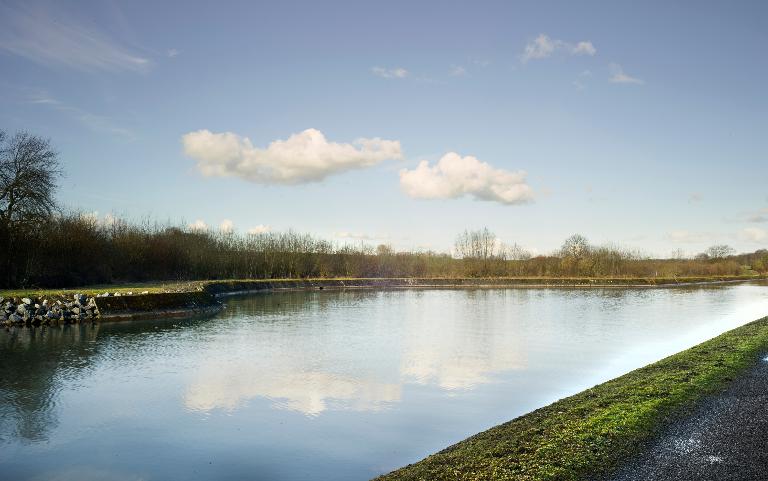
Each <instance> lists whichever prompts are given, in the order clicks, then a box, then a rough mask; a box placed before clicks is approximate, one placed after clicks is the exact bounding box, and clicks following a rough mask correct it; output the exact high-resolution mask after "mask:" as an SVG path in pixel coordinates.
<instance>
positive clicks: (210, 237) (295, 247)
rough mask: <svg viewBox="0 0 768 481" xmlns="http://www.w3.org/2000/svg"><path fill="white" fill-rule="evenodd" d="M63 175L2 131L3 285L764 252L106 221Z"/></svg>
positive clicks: (705, 263)
mask: <svg viewBox="0 0 768 481" xmlns="http://www.w3.org/2000/svg"><path fill="white" fill-rule="evenodd" d="M60 176H61V169H60V168H59V163H58V156H57V154H56V152H55V151H54V150H53V149H52V148H51V145H50V143H49V142H48V141H47V140H44V139H40V138H38V137H35V136H32V135H30V134H27V133H23V132H22V133H19V134H16V135H14V136H8V135H6V134H5V133H4V132H2V131H0V287H6V288H8V287H28V286H39V287H62V286H80V285H87V284H106V283H113V282H133V281H153V280H200V279H231V278H254V279H256V278H260V279H275V278H306V277H489V276H504V277H559V276H592V277H605V276H616V277H621V276H628V277H654V276H663V277H673V276H706V275H739V274H745V273H765V272H766V271H768V251H766V250H760V251H756V252H754V253H751V254H742V255H735V254H734V252H733V250H732V249H731V248H730V247H728V246H713V247H712V248H710V249H708V250H707V252H706V253H702V255H700V256H697V257H696V258H693V259H684V258H674V259H652V258H648V257H646V256H643V255H641V254H639V253H636V252H632V251H629V250H626V249H623V248H621V247H617V246H594V245H591V244H590V243H589V242H588V240H587V239H586V238H584V237H583V236H581V235H574V236H571V237H569V238H568V239H566V240H565V241H564V242H563V245H562V247H561V248H560V249H559V250H558V251H557V252H555V253H552V254H549V255H545V256H541V255H540V256H533V255H532V254H531V253H530V252H527V251H526V250H525V249H523V248H522V247H520V246H519V245H516V244H506V243H503V242H501V241H499V239H498V238H497V237H496V236H495V235H494V234H493V233H492V232H491V231H490V230H488V229H480V230H474V231H470V230H468V231H465V232H463V233H461V234H459V235H458V236H457V238H456V241H455V245H454V249H453V252H451V253H440V252H419V251H395V250H394V249H393V248H392V247H391V246H388V245H379V246H377V247H373V246H369V245H365V244H358V245H348V244H338V243H334V242H330V241H328V240H325V239H321V238H319V237H316V236H312V235H309V234H302V233H299V232H294V231H288V232H265V233H260V234H255V235H251V234H238V233H235V232H222V231H213V230H211V231H208V230H196V229H191V228H189V227H184V226H179V225H166V224H158V223H155V222H151V221H144V222H128V221H125V220H121V219H114V218H112V219H110V220H109V222H104V221H99V220H98V219H96V218H94V217H91V216H87V215H81V214H79V213H76V212H74V213H72V212H71V213H63V212H61V211H60V210H59V209H57V206H56V202H55V197H54V194H55V191H56V185H57V181H58V179H59V178H60Z"/></svg>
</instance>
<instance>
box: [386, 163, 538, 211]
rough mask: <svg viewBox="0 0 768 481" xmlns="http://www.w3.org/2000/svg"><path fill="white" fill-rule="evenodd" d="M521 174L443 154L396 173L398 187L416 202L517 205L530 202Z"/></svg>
mask: <svg viewBox="0 0 768 481" xmlns="http://www.w3.org/2000/svg"><path fill="white" fill-rule="evenodd" d="M525 176H526V174H525V172H522V171H520V172H509V171H506V170H502V169H496V168H494V167H492V166H491V165H490V164H488V163H486V162H481V161H480V160H478V159H477V158H476V157H472V156H466V157H462V156H460V155H459V154H457V153H455V152H449V153H447V154H445V155H444V156H443V157H442V158H441V159H440V160H439V161H438V162H437V163H436V164H435V165H433V166H430V165H429V162H427V161H426V160H424V161H421V162H420V163H419V165H418V166H417V167H416V168H415V169H413V170H408V169H402V170H401V171H400V187H401V188H402V189H403V191H404V192H405V193H406V194H407V195H408V196H410V197H414V198H418V199H455V198H458V197H462V196H465V195H469V196H471V197H473V198H475V199H477V200H486V201H492V202H499V203H502V204H508V205H511V204H521V203H524V202H529V201H532V200H533V189H531V187H530V186H529V185H528V184H526V182H525Z"/></svg>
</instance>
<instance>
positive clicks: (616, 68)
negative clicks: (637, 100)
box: [608, 63, 645, 85]
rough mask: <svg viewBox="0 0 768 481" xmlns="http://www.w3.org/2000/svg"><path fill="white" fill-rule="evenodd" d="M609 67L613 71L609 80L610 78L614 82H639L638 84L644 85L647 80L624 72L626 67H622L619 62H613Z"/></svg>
mask: <svg viewBox="0 0 768 481" xmlns="http://www.w3.org/2000/svg"><path fill="white" fill-rule="evenodd" d="M609 69H610V71H611V76H610V78H609V79H608V80H610V81H611V82H613V83H617V84H637V85H642V84H644V83H645V81H643V80H641V79H639V78H637V77H633V76H631V75H629V74H627V73H626V72H624V69H623V68H622V67H621V65H619V64H617V63H612V64H611V65H610V66H609Z"/></svg>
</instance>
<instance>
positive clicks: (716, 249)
mask: <svg viewBox="0 0 768 481" xmlns="http://www.w3.org/2000/svg"><path fill="white" fill-rule="evenodd" d="M704 253H705V254H707V256H708V258H709V259H724V258H726V257H728V256H732V255H734V254H735V253H736V250H735V249H734V248H733V247H731V246H729V245H727V244H718V245H714V246H712V247H710V248H708V249H707V250H706V251H704Z"/></svg>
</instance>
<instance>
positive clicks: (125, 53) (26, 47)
mask: <svg viewBox="0 0 768 481" xmlns="http://www.w3.org/2000/svg"><path fill="white" fill-rule="evenodd" d="M0 50H5V51H6V52H9V53H12V54H14V55H18V56H20V57H24V58H27V59H29V60H32V61H34V62H37V63H41V64H44V65H64V66H67V67H71V68H75V69H80V70H106V71H112V72H116V71H125V70H129V71H144V70H146V69H147V68H148V67H149V65H150V61H149V60H148V59H146V58H144V57H141V56H139V55H137V54H135V53H133V52H131V51H130V50H129V49H128V48H126V47H124V46H122V45H119V44H118V43H117V42H116V41H114V40H113V39H111V38H109V37H108V36H107V35H106V34H105V33H103V32H99V31H96V30H94V29H93V28H89V27H85V26H83V25H82V24H81V22H80V21H78V20H77V19H73V18H72V17H71V16H70V15H68V11H59V10H56V11H54V10H52V9H51V8H45V9H44V8H33V7H29V6H27V5H24V4H17V5H10V4H5V3H3V4H0Z"/></svg>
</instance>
